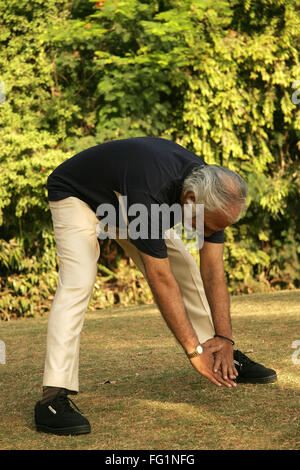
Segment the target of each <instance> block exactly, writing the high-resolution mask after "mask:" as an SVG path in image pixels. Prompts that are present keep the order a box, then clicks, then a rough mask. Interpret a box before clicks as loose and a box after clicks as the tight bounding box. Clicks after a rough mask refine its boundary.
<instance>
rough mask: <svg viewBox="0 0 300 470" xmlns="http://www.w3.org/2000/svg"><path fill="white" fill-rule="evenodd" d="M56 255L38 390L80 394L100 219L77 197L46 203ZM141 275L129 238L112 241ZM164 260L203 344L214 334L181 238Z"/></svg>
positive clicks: (173, 242)
mask: <svg viewBox="0 0 300 470" xmlns="http://www.w3.org/2000/svg"><path fill="white" fill-rule="evenodd" d="M50 209H51V214H52V220H53V227H54V234H55V238H56V247H57V254H58V258H59V265H60V266H59V280H58V287H57V291H56V294H55V297H54V300H53V303H52V307H51V311H50V315H49V321H48V331H47V352H46V360H45V370H44V377H43V386H53V387H63V388H66V389H68V390H70V391H73V392H77V391H78V390H79V383H78V368H79V344H80V332H81V329H82V326H83V321H84V315H85V311H86V309H87V307H88V304H89V301H90V298H91V295H92V292H93V288H94V283H95V279H96V274H97V261H98V258H99V254H100V248H99V243H98V238H97V234H96V227H97V225H98V224H99V220H98V219H97V217H96V214H95V213H94V212H93V211H92V210H91V209H90V207H89V206H88V205H87V204H86V203H85V202H83V201H81V200H80V199H77V198H75V197H68V198H66V199H63V200H61V201H50ZM116 241H117V242H118V243H119V244H120V245H121V247H122V248H123V249H124V251H125V252H126V253H127V254H128V256H130V257H131V258H132V260H133V261H134V263H135V264H136V265H137V267H138V268H139V269H140V270H141V272H142V273H143V274H144V276H145V270H144V265H143V261H142V259H141V257H140V254H139V251H138V249H137V248H136V247H135V246H134V245H133V244H132V243H131V242H130V240H129V239H118V238H117V239H116ZM165 242H166V246H167V251H168V258H169V262H170V266H171V269H172V272H173V274H174V277H175V279H176V281H177V283H178V285H179V288H180V291H181V294H182V298H183V302H184V305H185V308H186V312H187V314H188V316H189V319H190V321H191V323H192V325H193V328H194V330H195V331H196V333H197V336H198V338H199V342H201V343H203V342H205V341H206V340H208V339H210V338H212V337H213V335H214V327H213V322H212V318H211V313H210V308H209V305H208V302H207V299H206V296H205V292H204V288H203V283H202V279H201V276H200V271H199V268H198V266H197V263H196V261H195V259H194V258H193V256H192V255H191V254H190V253H189V252H188V251H187V250H186V248H185V245H184V243H183V242H182V240H180V239H176V238H174V232H173V231H172V229H171V230H170V238H169V239H166V240H165Z"/></svg>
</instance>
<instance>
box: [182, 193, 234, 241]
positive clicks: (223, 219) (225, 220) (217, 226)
mask: <svg viewBox="0 0 300 470" xmlns="http://www.w3.org/2000/svg"><path fill="white" fill-rule="evenodd" d="M188 200H191V201H193V202H194V201H195V195H194V193H192V192H189V193H187V194H186V195H185V196H184V197H183V195H182V200H181V201H182V204H186V203H188ZM241 209H242V208H241V206H240V205H234V206H231V207H229V208H228V213H229V214H230V216H227V215H226V214H224V212H223V211H218V210H216V211H214V212H208V211H207V210H206V209H205V208H204V236H205V237H209V236H210V235H212V234H213V233H214V232H219V231H220V230H224V229H225V228H226V227H228V226H229V225H231V224H232V223H233V222H232V220H236V219H237V218H238V216H239V215H240V212H241ZM183 212H184V211H183ZM192 227H193V228H194V229H196V228H197V226H196V216H195V217H192Z"/></svg>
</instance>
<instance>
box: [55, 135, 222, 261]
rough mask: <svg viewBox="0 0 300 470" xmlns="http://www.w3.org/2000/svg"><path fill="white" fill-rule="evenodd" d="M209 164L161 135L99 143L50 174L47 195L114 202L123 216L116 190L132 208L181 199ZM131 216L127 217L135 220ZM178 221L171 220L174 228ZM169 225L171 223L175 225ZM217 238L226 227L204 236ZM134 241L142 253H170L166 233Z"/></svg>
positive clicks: (91, 202) (94, 204) (95, 203)
mask: <svg viewBox="0 0 300 470" xmlns="http://www.w3.org/2000/svg"><path fill="white" fill-rule="evenodd" d="M203 165H206V163H205V162H204V161H203V160H201V159H200V158H199V157H198V156H197V155H195V154H194V153H192V152H190V151H189V150H186V149H185V148H183V147H182V146H180V145H178V144H176V143H174V142H172V141H169V140H166V139H162V138H158V137H136V138H129V139H121V140H115V141H111V142H106V143H104V144H100V145H96V146H95V147H91V148H89V149H87V150H84V151H82V152H80V153H78V154H77V155H75V156H73V157H72V158H69V159H68V160H66V161H65V162H63V163H62V164H61V165H59V166H58V167H57V168H56V169H55V170H54V171H53V173H51V175H50V176H49V177H48V180H47V189H48V200H50V201H58V200H61V199H64V198H67V197H69V196H75V197H77V198H79V199H81V200H82V201H84V202H86V203H87V204H88V205H89V206H90V207H91V209H92V210H93V211H95V212H97V208H98V207H99V206H100V204H104V203H110V204H112V205H113V206H114V208H115V210H116V214H117V221H118V218H119V215H118V209H119V201H118V198H117V196H116V194H115V192H114V191H116V192H117V193H119V194H120V195H122V196H127V208H129V207H130V206H131V205H132V204H137V203H138V204H143V205H144V206H146V207H147V208H148V209H149V211H148V213H149V224H148V226H149V227H150V226H151V220H150V219H151V210H150V208H151V205H153V204H159V205H161V204H167V205H168V206H172V205H173V204H175V203H177V204H180V195H181V191H182V184H183V181H184V179H185V178H186V177H187V176H188V174H189V173H190V172H191V171H192V170H193V169H194V168H195V167H198V166H203ZM131 220H132V217H130V216H128V221H129V222H131ZM176 223H178V221H177V220H175V219H173V220H172V217H171V219H170V227H172V226H174V225H175V224H176ZM170 227H168V228H170ZM204 240H205V241H209V242H212V243H223V242H224V231H220V232H215V233H213V234H212V235H211V236H210V237H207V238H204ZM131 242H132V243H133V244H134V245H135V246H136V247H137V248H138V249H139V250H141V251H142V252H144V253H146V254H149V255H151V256H154V257H156V258H166V257H167V256H168V255H167V248H166V244H165V241H164V239H163V237H161V238H159V239H153V238H152V239H151V238H148V239H145V238H137V239H131Z"/></svg>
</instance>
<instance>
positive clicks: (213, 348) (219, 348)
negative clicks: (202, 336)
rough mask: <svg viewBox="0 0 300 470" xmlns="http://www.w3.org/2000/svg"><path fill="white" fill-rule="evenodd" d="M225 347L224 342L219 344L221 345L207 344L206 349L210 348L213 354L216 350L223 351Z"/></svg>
mask: <svg viewBox="0 0 300 470" xmlns="http://www.w3.org/2000/svg"><path fill="white" fill-rule="evenodd" d="M222 348H223V345H222V344H219V346H206V348H205V349H206V350H208V351H209V352H210V353H211V354H214V353H215V352H218V351H221V349H222Z"/></svg>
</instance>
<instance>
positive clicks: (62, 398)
mask: <svg viewBox="0 0 300 470" xmlns="http://www.w3.org/2000/svg"><path fill="white" fill-rule="evenodd" d="M56 400H57V401H58V403H59V405H60V407H61V410H62V412H63V413H64V412H65V411H68V412H70V411H71V412H72V413H76V411H75V410H74V408H72V406H71V403H72V405H73V406H75V408H76V410H77V411H78V412H79V413H81V411H80V409H79V408H78V406H77V405H76V404H75V403H74V402H73V400H71V398H69V397H68V396H67V395H66V393H60V394H59V395H58V396H57V398H56Z"/></svg>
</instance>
